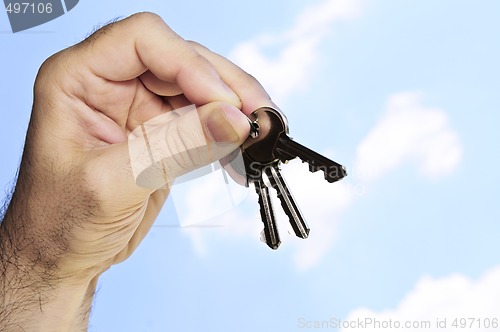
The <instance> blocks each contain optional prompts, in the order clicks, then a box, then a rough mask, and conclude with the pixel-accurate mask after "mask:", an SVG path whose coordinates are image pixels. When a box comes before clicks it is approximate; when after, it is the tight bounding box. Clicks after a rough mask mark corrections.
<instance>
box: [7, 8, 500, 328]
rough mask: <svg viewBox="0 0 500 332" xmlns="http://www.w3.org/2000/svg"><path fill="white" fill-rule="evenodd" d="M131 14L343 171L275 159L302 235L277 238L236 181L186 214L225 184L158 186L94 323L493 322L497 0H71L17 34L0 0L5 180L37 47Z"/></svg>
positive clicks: (498, 288)
mask: <svg viewBox="0 0 500 332" xmlns="http://www.w3.org/2000/svg"><path fill="white" fill-rule="evenodd" d="M142 10H149V11H154V12H156V13H158V14H160V15H161V16H162V17H163V18H164V19H165V21H166V22H167V23H168V24H169V25H170V26H171V27H172V28H173V29H174V30H176V31H177V32H178V33H179V34H180V35H182V36H183V37H185V38H186V39H192V40H196V41H199V42H201V43H202V44H205V45H206V46H208V47H209V48H211V49H213V50H215V51H217V52H219V53H221V54H223V55H225V56H227V57H230V58H231V59H232V60H233V61H235V62H236V63H237V64H239V65H241V66H242V67H243V68H244V69H246V70H247V71H248V72H250V73H251V74H253V75H254V76H255V77H257V78H258V79H259V80H261V82H262V83H263V84H264V86H265V87H266V88H267V89H268V91H269V92H270V93H271V96H272V97H273V99H274V100H275V101H276V102H277V103H278V105H279V106H280V107H281V108H282V110H283V111H284V113H285V114H286V115H287V117H288V120H289V124H290V134H291V136H293V137H294V138H295V139H297V140H298V141H300V142H301V143H304V144H306V145H308V146H310V147H312V148H314V149H316V150H318V151H320V152H322V153H324V154H326V155H327V156H329V157H330V158H332V159H334V160H336V161H338V162H341V163H343V164H344V165H346V167H347V168H348V171H349V176H348V178H346V179H345V180H343V181H342V182H340V183H336V184H328V183H326V182H325V181H323V180H322V178H321V175H319V174H311V173H308V172H307V167H306V166H305V165H302V164H300V163H295V162H292V163H290V164H289V165H285V166H284V167H283V173H284V174H285V176H286V179H287V180H288V182H289V185H290V187H291V190H292V191H293V193H294V194H295V196H296V199H297V201H298V203H299V205H300V207H301V209H302V211H303V213H304V215H305V216H306V218H307V220H308V223H309V226H310V227H311V236H310V238H309V239H307V240H305V241H303V240H298V239H295V238H294V237H291V236H287V234H286V230H285V227H286V225H285V224H286V223H285V222H283V223H282V224H280V225H279V226H281V230H282V231H281V234H282V238H283V239H282V240H283V243H282V246H281V248H280V249H279V250H278V251H271V250H269V249H268V248H267V247H266V246H265V245H264V244H263V243H261V242H260V241H259V231H260V221H259V217H258V205H257V198H256V197H255V195H254V193H253V190H250V189H248V190H243V191H241V190H242V189H241V188H238V189H234V190H237V191H238V200H237V202H236V203H237V204H235V206H233V207H231V208H228V209H226V210H225V211H223V213H222V212H218V213H216V214H215V215H216V216H215V217H214V218H211V219H206V218H205V219H204V218H202V217H200V216H199V215H194V217H193V218H194V219H195V220H197V223H196V225H197V226H199V227H182V226H185V225H186V217H184V214H183V212H185V211H183V210H182V211H177V212H176V209H178V210H179V209H180V207H181V206H186V205H187V206H189V205H190V204H191V206H192V205H195V206H201V208H199V210H201V211H209V210H210V209H211V206H212V205H211V202H210V200H209V199H207V200H203V199H202V198H203V197H219V196H215V195H214V193H216V194H217V195H220V197H221V196H222V195H224V193H222V192H221V188H223V189H226V188H225V187H224V186H223V182H222V181H221V178H220V177H219V179H216V178H213V179H209V178H208V177H206V178H205V179H199V180H196V181H198V182H193V183H194V185H193V186H192V187H196V191H192V192H189V190H192V188H191V189H189V188H188V191H186V192H184V193H182V194H181V193H177V194H175V193H174V197H173V199H171V200H169V201H168V202H167V204H166V206H165V207H164V209H163V211H162V213H161V215H160V217H159V218H158V220H157V224H156V225H155V226H154V227H153V228H152V230H151V232H150V234H149V235H148V237H147V238H146V239H145V240H144V242H143V243H142V245H141V246H140V247H139V249H138V250H137V251H136V252H135V253H134V255H133V256H132V257H131V258H130V259H129V260H128V261H126V262H124V263H122V264H120V265H118V266H115V267H113V268H111V269H110V270H109V271H108V272H106V274H104V275H103V276H102V278H101V281H100V284H99V291H98V293H97V296H96V300H95V305H94V310H93V313H92V318H91V328H90V330H91V331H234V330H238V331H302V330H311V329H308V328H306V327H304V325H307V324H305V323H304V322H307V323H311V324H313V323H314V322H315V321H329V320H330V319H331V318H339V319H344V320H353V319H356V318H362V319H364V318H367V317H372V318H376V319H380V320H388V319H392V320H393V321H394V320H400V321H405V320H410V321H413V320H429V321H432V322H435V321H436V319H438V318H442V317H449V319H448V328H447V329H442V328H441V329H439V331H446V330H450V331H451V330H453V329H452V326H451V321H452V319H453V318H462V317H475V318H478V319H482V320H483V321H484V320H485V319H491V318H499V319H500V314H499V312H500V311H499V310H498V309H499V308H500V302H499V299H500V284H499V283H498V282H496V281H498V280H500V257H499V255H498V252H500V250H499V249H500V243H499V241H498V236H499V234H500V223H499V221H500V208H499V204H498V197H499V191H500V189H499V184H500V175H499V172H498V170H499V169H500V158H499V157H498V153H497V151H498V142H499V141H500V131H499V130H498V123H499V121H500V115H499V112H498V110H499V109H500V99H499V95H500V94H499V91H500V66H499V64H498V59H500V42H499V39H498V33H499V32H500V21H499V20H498V14H499V13H500V3H499V2H497V1H494V0H490V1H487V0H481V1H476V2H472V1H460V0H458V1H457V0H453V1H451V0H443V1H439V2H438V1H430V0H424V1H422V0H420V1H413V0H407V1H397V0H365V1H362V0H360V1H357V0H319V1H307V2H306V1H298V0H292V1H284V0H278V1H273V2H270V1H253V2H239V3H238V2H236V1H211V2H202V1H189V0H188V1H183V2H179V3H174V4H172V3H165V2H161V1H158V0H151V1H148V2H144V3H140V2H138V1H128V0H127V1H120V2H119V4H116V3H113V2H98V1H92V0H81V1H80V3H79V4H78V5H77V6H76V7H75V8H74V9H73V10H72V11H70V12H69V13H68V14H66V15H64V16H62V17H60V18H58V19H56V20H54V21H51V22H48V23H46V24H44V25H42V26H39V27H36V28H33V29H31V30H28V31H26V32H22V33H17V34H12V33H11V32H10V27H9V25H8V20H7V15H6V14H5V13H1V12H0V45H2V52H1V58H0V59H1V60H2V61H1V63H0V68H1V78H2V79H1V81H0V84H1V88H0V99H1V100H2V101H3V107H2V108H1V109H0V112H1V114H2V119H3V120H2V121H0V150H1V151H2V156H3V157H2V159H1V162H0V188H2V189H3V190H4V191H7V190H9V188H10V187H11V186H12V179H13V176H14V174H15V171H16V168H17V165H18V163H19V159H20V155H21V151H22V145H23V140H24V134H25V130H26V127H27V123H28V120H29V114H30V108H31V103H32V92H31V90H32V84H33V81H34V78H35V75H36V72H37V69H38V67H39V66H40V64H41V63H42V62H43V60H44V59H45V58H47V57H48V56H50V55H51V54H53V53H55V52H57V51H58V50H60V49H62V48H65V47H68V46H70V45H72V44H74V43H76V42H78V41H80V40H81V39H82V38H84V37H85V36H86V34H87V33H88V32H89V31H90V30H92V28H93V26H94V25H97V24H102V23H105V22H107V21H109V20H111V19H113V18H115V17H118V16H127V15H129V14H132V13H134V12H137V11H142ZM203 181H205V182H203ZM211 181H212V182H213V183H215V184H214V185H208V184H207V183H212V182H211ZM217 181H218V182H217ZM193 183H192V184H193ZM231 190H233V189H231ZM226 195H227V193H226ZM200 197H201V199H200ZM276 205H277V207H279V205H278V204H276ZM207 214H208V213H207ZM278 217H279V218H280V220H281V221H284V216H283V215H282V214H279V215H278ZM211 225H217V226H218V227H209V226H211ZM302 323H304V324H302ZM433 328H434V329H436V327H435V326H433ZM312 330H315V331H317V330H329V331H335V330H337V329H335V328H326V327H325V328H323V329H312ZM351 330H355V329H354V328H346V329H343V330H342V331H351ZM360 330H361V329H360ZM366 330H370V329H364V331H366ZM372 330H373V329H372ZM427 330H432V329H427ZM469 330H471V331H479V330H480V329H479V328H477V327H473V328H471V329H469Z"/></svg>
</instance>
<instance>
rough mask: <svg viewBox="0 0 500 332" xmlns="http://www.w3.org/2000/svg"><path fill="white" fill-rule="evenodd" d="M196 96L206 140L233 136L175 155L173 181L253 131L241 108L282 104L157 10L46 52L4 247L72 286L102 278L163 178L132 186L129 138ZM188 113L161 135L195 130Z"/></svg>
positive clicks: (176, 138)
mask: <svg viewBox="0 0 500 332" xmlns="http://www.w3.org/2000/svg"><path fill="white" fill-rule="evenodd" d="M189 104H195V105H196V107H197V111H198V116H199V120H200V123H198V126H200V125H201V128H202V131H203V132H202V133H201V134H202V135H203V136H204V138H205V139H206V141H207V143H208V144H209V145H210V144H211V143H214V141H218V142H223V143H226V144H215V145H214V147H215V148H214V149H211V150H210V153H207V154H202V155H197V156H190V157H191V158H187V160H186V159H183V160H180V159H175V158H170V159H169V160H168V161H169V162H170V163H171V165H169V166H170V167H169V170H171V173H170V174H169V175H168V176H169V178H170V179H173V178H175V177H176V176H178V175H180V174H182V172H186V171H189V170H193V169H195V168H197V167H200V166H203V165H206V164H209V163H211V162H213V161H215V160H217V159H220V158H222V157H224V156H225V155H227V154H229V153H230V152H232V151H233V150H234V149H235V148H236V147H237V146H239V145H240V144H241V143H242V142H243V141H244V140H245V139H246V137H247V136H248V133H249V123H248V120H247V117H246V115H248V114H250V113H251V112H252V111H253V110H255V109H257V108H259V107H262V106H272V107H275V106H274V105H273V104H272V102H271V101H270V99H269V96H268V95H267V93H266V92H265V90H264V89H263V88H262V87H261V85H260V84H259V83H258V82H257V81H256V80H255V79H254V78H253V77H251V76H250V75H248V74H247V73H245V72H244V71H243V70H241V69H240V68H238V67H237V66H235V65H234V64H232V63H231V62H230V61H228V60H226V59H225V58H223V57H221V56H219V55H217V54H215V53H212V52H211V51H209V50H208V49H206V48H205V47H203V46H201V45H199V44H196V43H193V42H187V41H185V40H183V39H182V38H181V37H179V36H178V35H177V34H175V33H174V32H173V31H172V30H171V29H170V28H169V27H168V26H167V25H166V24H165V23H164V22H163V20H162V19H161V18H160V17H158V16H157V15H155V14H150V13H141V14H136V15H133V16H131V17H129V18H127V19H124V20H122V21H118V22H116V23H113V24H111V25H109V26H106V27H104V28H102V29H100V30H99V31H97V32H96V33H94V34H93V35H92V36H90V37H89V38H87V39H86V40H84V41H83V42H81V43H80V44H77V45H75V46H73V47H70V48H68V49H66V50H63V51H61V52H59V53H57V54H55V55H53V56H52V57H50V58H49V59H48V60H47V61H46V62H45V63H44V64H43V65H42V67H41V68H40V71H39V74H38V76H37V79H36V83H35V89H34V105H33V112H32V118H31V121H30V125H29V129H28V134H27V139H26V146H25V151H24V155H23V160H22V164H21V168H20V173H19V178H18V183H17V186H16V190H15V193H14V196H13V198H12V202H11V205H10V207H9V209H8V212H7V214H6V217H5V220H4V222H3V223H2V228H3V229H2V231H3V233H4V234H8V237H9V240H8V241H6V243H7V244H5V243H4V244H2V247H3V249H4V250H3V251H4V255H10V256H9V257H10V258H11V259H12V258H13V257H14V258H15V260H16V261H17V262H18V264H21V265H23V266H30V267H31V268H33V270H34V271H36V273H40V274H43V273H48V274H49V275H50V278H49V279H50V280H58V281H61V280H69V281H70V282H69V283H71V284H78V283H80V282H81V281H84V283H90V282H91V281H92V282H93V283H94V284H95V280H96V278H97V277H98V276H99V275H100V274H101V273H102V272H103V271H105V270H106V269H108V268H109V267H110V266H111V265H112V264H115V263H118V262H120V261H122V260H124V259H126V258H127V257H129V255H130V254H131V253H132V252H133V251H134V249H135V248H136V247H137V246H138V245H139V243H140V242H141V240H142V239H143V238H144V236H145V235H146V234H147V232H148V230H149V229H150V227H151V225H152V224H153V222H154V220H155V218H156V217H157V215H158V213H159V211H160V208H161V206H162V205H163V203H164V201H165V199H166V197H167V195H168V187H167V188H162V189H158V188H144V187H141V186H138V185H137V184H136V181H135V179H134V176H133V173H132V169H131V163H130V155H129V141H128V135H129V133H130V132H131V131H132V130H133V129H134V128H136V127H137V126H140V125H141V124H143V123H144V122H146V121H148V120H151V119H153V118H155V117H157V116H159V115H161V114H164V113H166V112H170V111H172V110H173V109H177V108H180V107H183V106H186V105H189ZM182 119H183V117H182V116H181V117H179V118H178V119H175V120H173V121H175V125H174V127H173V128H175V130H169V131H167V132H162V133H161V135H163V137H164V139H165V140H166V143H165V144H166V146H167V148H169V149H182V145H183V144H184V143H185V142H186V140H189V139H190V135H191V133H190V131H191V129H192V128H191V127H190V126H191V124H190V123H189V122H187V121H183V120H182ZM169 128H172V127H169ZM161 135H160V136H161ZM158 137H159V136H158ZM158 137H156V139H159V138H158ZM167 154H168V153H167ZM174 164H175V165H174ZM87 291H88V290H87Z"/></svg>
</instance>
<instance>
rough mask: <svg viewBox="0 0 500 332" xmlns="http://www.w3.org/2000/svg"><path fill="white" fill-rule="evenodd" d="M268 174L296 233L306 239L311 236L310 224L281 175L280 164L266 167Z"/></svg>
mask: <svg viewBox="0 0 500 332" xmlns="http://www.w3.org/2000/svg"><path fill="white" fill-rule="evenodd" d="M266 174H267V177H268V178H269V182H271V185H272V186H273V188H274V189H276V191H277V192H278V198H279V200H280V201H281V207H282V208H283V211H285V213H286V215H287V216H288V218H289V221H290V224H291V225H292V229H293V231H294V232H295V235H296V236H298V237H300V238H302V239H306V238H307V237H308V236H309V226H307V223H306V221H305V220H304V217H303V216H302V213H301V212H300V210H299V207H298V206H297V204H296V203H295V200H294V198H293V196H292V193H291V191H290V190H289V189H288V186H287V184H286V181H285V179H284V178H283V177H282V176H281V172H280V169H279V165H278V164H273V165H272V166H270V167H266Z"/></svg>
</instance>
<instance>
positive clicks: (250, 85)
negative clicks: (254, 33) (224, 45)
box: [189, 41, 278, 115]
mask: <svg viewBox="0 0 500 332" xmlns="http://www.w3.org/2000/svg"><path fill="white" fill-rule="evenodd" d="M189 43H190V44H191V45H192V46H193V48H194V49H195V50H196V51H197V52H198V53H199V54H201V55H202V56H203V57H205V58H206V59H207V60H208V61H210V63H211V64H212V65H213V66H214V67H215V68H216V69H217V72H218V73H219V75H220V76H221V77H222V79H223V80H224V81H225V82H226V84H227V85H229V87H230V88H231V89H233V91H235V92H236V94H237V95H238V96H239V98H240V100H241V101H242V104H243V107H242V111H243V113H245V114H247V115H249V114H250V113H252V112H253V111H255V110H256V109H258V108H260V107H264V106H267V107H273V108H278V107H277V105H275V104H274V103H273V102H272V100H271V97H270V96H269V94H268V93H267V92H266V90H265V89H264V88H263V87H262V85H261V84H260V83H259V82H258V81H257V80H256V79H255V78H254V77H253V76H252V75H250V74H248V73H247V72H245V71H244V70H243V69H241V68H240V67H238V66H237V65H235V64H234V63H232V62H231V61H229V60H228V59H226V58H224V57H223V56H221V55H219V54H217V53H214V52H212V51H210V50H209V49H208V48H206V47H205V46H203V45H201V44H198V43H196V42H193V41H189Z"/></svg>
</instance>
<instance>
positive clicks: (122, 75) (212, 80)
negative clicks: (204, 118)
mask: <svg viewBox="0 0 500 332" xmlns="http://www.w3.org/2000/svg"><path fill="white" fill-rule="evenodd" d="M80 47H81V48H83V49H84V50H85V52H87V54H86V56H85V57H84V59H85V60H84V61H86V64H87V65H88V68H89V69H90V71H91V72H92V73H93V74H95V75H96V76H99V77H102V78H104V79H107V80H111V81H126V80H130V79H133V78H136V77H138V76H140V75H141V74H143V73H144V72H145V71H146V70H150V71H151V72H152V73H153V74H154V75H155V76H156V77H157V78H158V79H160V80H163V81H166V82H175V83H177V84H178V85H179V87H180V88H181V89H182V92H183V93H184V94H185V95H186V97H187V98H188V99H189V100H190V101H191V102H193V103H195V104H206V103H209V102H213V101H223V102H227V103H230V104H232V105H235V106H236V107H239V106H240V100H239V98H238V96H237V95H236V94H235V93H234V92H233V91H232V90H231V89H230V88H229V87H228V86H227V85H226V84H225V83H224V81H223V80H222V79H221V78H220V76H219V74H218V73H217V71H216V69H215V68H214V67H213V66H212V65H211V64H210V63H209V62H208V60H206V59H205V58H204V57H203V56H201V55H200V54H199V53H198V52H197V51H196V50H195V49H194V48H193V47H192V46H191V45H190V44H189V43H188V42H186V41H185V40H184V39H183V38H181V37H180V36H179V35H177V34H176V33H175V32H174V31H172V29H170V27H168V25H167V24H166V23H165V22H164V21H163V20H162V19H161V17H160V16H158V15H156V14H153V13H139V14H135V15H132V16H130V17H128V18H126V19H124V20H121V21H118V22H115V23H112V24H110V25H108V26H106V27H104V28H101V29H100V30H98V31H97V32H96V33H95V34H93V35H92V36H91V37H89V38H88V39H87V40H85V41H84V42H83V43H82V44H80Z"/></svg>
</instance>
